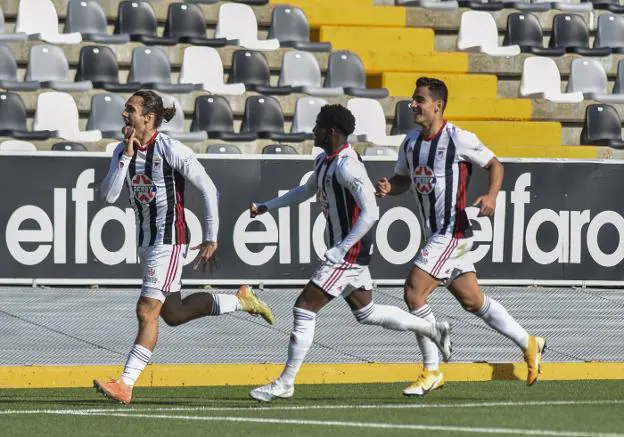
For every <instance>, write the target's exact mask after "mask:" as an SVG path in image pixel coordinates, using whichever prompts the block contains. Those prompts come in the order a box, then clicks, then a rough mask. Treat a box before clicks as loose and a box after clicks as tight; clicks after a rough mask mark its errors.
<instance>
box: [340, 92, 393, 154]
mask: <svg viewBox="0 0 624 437" xmlns="http://www.w3.org/2000/svg"><path fill="white" fill-rule="evenodd" d="M347 109H349V110H350V111H351V112H352V113H353V116H354V117H355V131H354V132H353V140H355V139H356V138H357V140H358V141H368V142H371V143H374V144H377V145H380V146H398V145H400V144H401V142H403V139H404V138H405V135H401V134H399V135H391V136H388V135H387V134H386V116H385V115H384V112H383V108H382V106H381V104H380V103H379V102H378V101H377V100H373V99H364V98H355V99H351V100H349V101H348V102H347ZM353 140H351V139H350V141H353Z"/></svg>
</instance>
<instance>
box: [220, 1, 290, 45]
mask: <svg viewBox="0 0 624 437" xmlns="http://www.w3.org/2000/svg"><path fill="white" fill-rule="evenodd" d="M215 37H216V38H226V39H232V40H234V39H236V40H238V41H239V44H240V46H242V47H244V48H246V49H250V50H277V49H278V48H279V46H280V44H279V41H278V40H277V39H275V38H272V39H266V40H259V39H258V22H257V20H256V15H255V14H254V11H253V9H251V7H250V6H248V5H245V4H237V3H223V4H222V5H221V7H220V8H219V17H218V20H217V29H216V31H215Z"/></svg>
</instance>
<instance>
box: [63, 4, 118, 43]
mask: <svg viewBox="0 0 624 437" xmlns="http://www.w3.org/2000/svg"><path fill="white" fill-rule="evenodd" d="M72 32H79V33H80V34H81V35H82V39H83V40H84V41H93V42H98V43H102V44H127V43H128V42H129V41H130V35H128V34H117V35H114V34H113V35H109V34H108V31H107V27H106V15H105V14H104V10H103V9H102V6H100V4H99V3H98V2H97V1H95V0H70V2H69V3H67V16H66V18H65V33H72Z"/></svg>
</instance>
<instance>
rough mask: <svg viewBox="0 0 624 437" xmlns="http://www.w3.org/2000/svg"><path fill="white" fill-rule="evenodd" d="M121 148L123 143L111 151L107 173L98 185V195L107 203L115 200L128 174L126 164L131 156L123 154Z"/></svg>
mask: <svg viewBox="0 0 624 437" xmlns="http://www.w3.org/2000/svg"><path fill="white" fill-rule="evenodd" d="M123 150H124V144H123V143H119V145H118V146H117V147H116V148H115V151H114V152H113V157H112V159H111V162H110V166H109V168H108V173H107V174H106V177H105V178H104V180H103V181H102V184H101V185H100V196H102V199H104V200H105V201H106V202H108V203H115V202H116V201H117V199H118V198H119V195H120V194H121V190H122V189H123V185H124V181H125V179H126V175H127V174H128V166H129V165H130V160H131V159H132V158H131V157H130V156H128V155H126V154H124V153H123Z"/></svg>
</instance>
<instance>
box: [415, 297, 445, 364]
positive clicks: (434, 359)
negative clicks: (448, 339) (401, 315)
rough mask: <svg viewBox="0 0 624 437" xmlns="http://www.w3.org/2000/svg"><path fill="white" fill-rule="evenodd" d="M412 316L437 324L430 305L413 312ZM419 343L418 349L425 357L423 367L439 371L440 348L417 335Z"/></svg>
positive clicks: (422, 336)
mask: <svg viewBox="0 0 624 437" xmlns="http://www.w3.org/2000/svg"><path fill="white" fill-rule="evenodd" d="M412 314H413V315H415V316H416V317H420V318H421V319H425V320H426V321H427V322H429V323H435V322H436V318H435V316H434V315H433V311H431V307H430V306H429V305H428V304H425V305H424V306H421V307H420V308H418V309H416V310H414V311H412ZM416 340H417V341H418V347H419V348H420V352H421V353H422V356H423V366H424V367H425V369H427V370H438V368H439V366H440V357H439V356H438V347H437V346H436V345H435V343H434V342H433V341H431V340H430V339H429V338H427V337H425V336H424V335H418V334H417V335H416Z"/></svg>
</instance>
